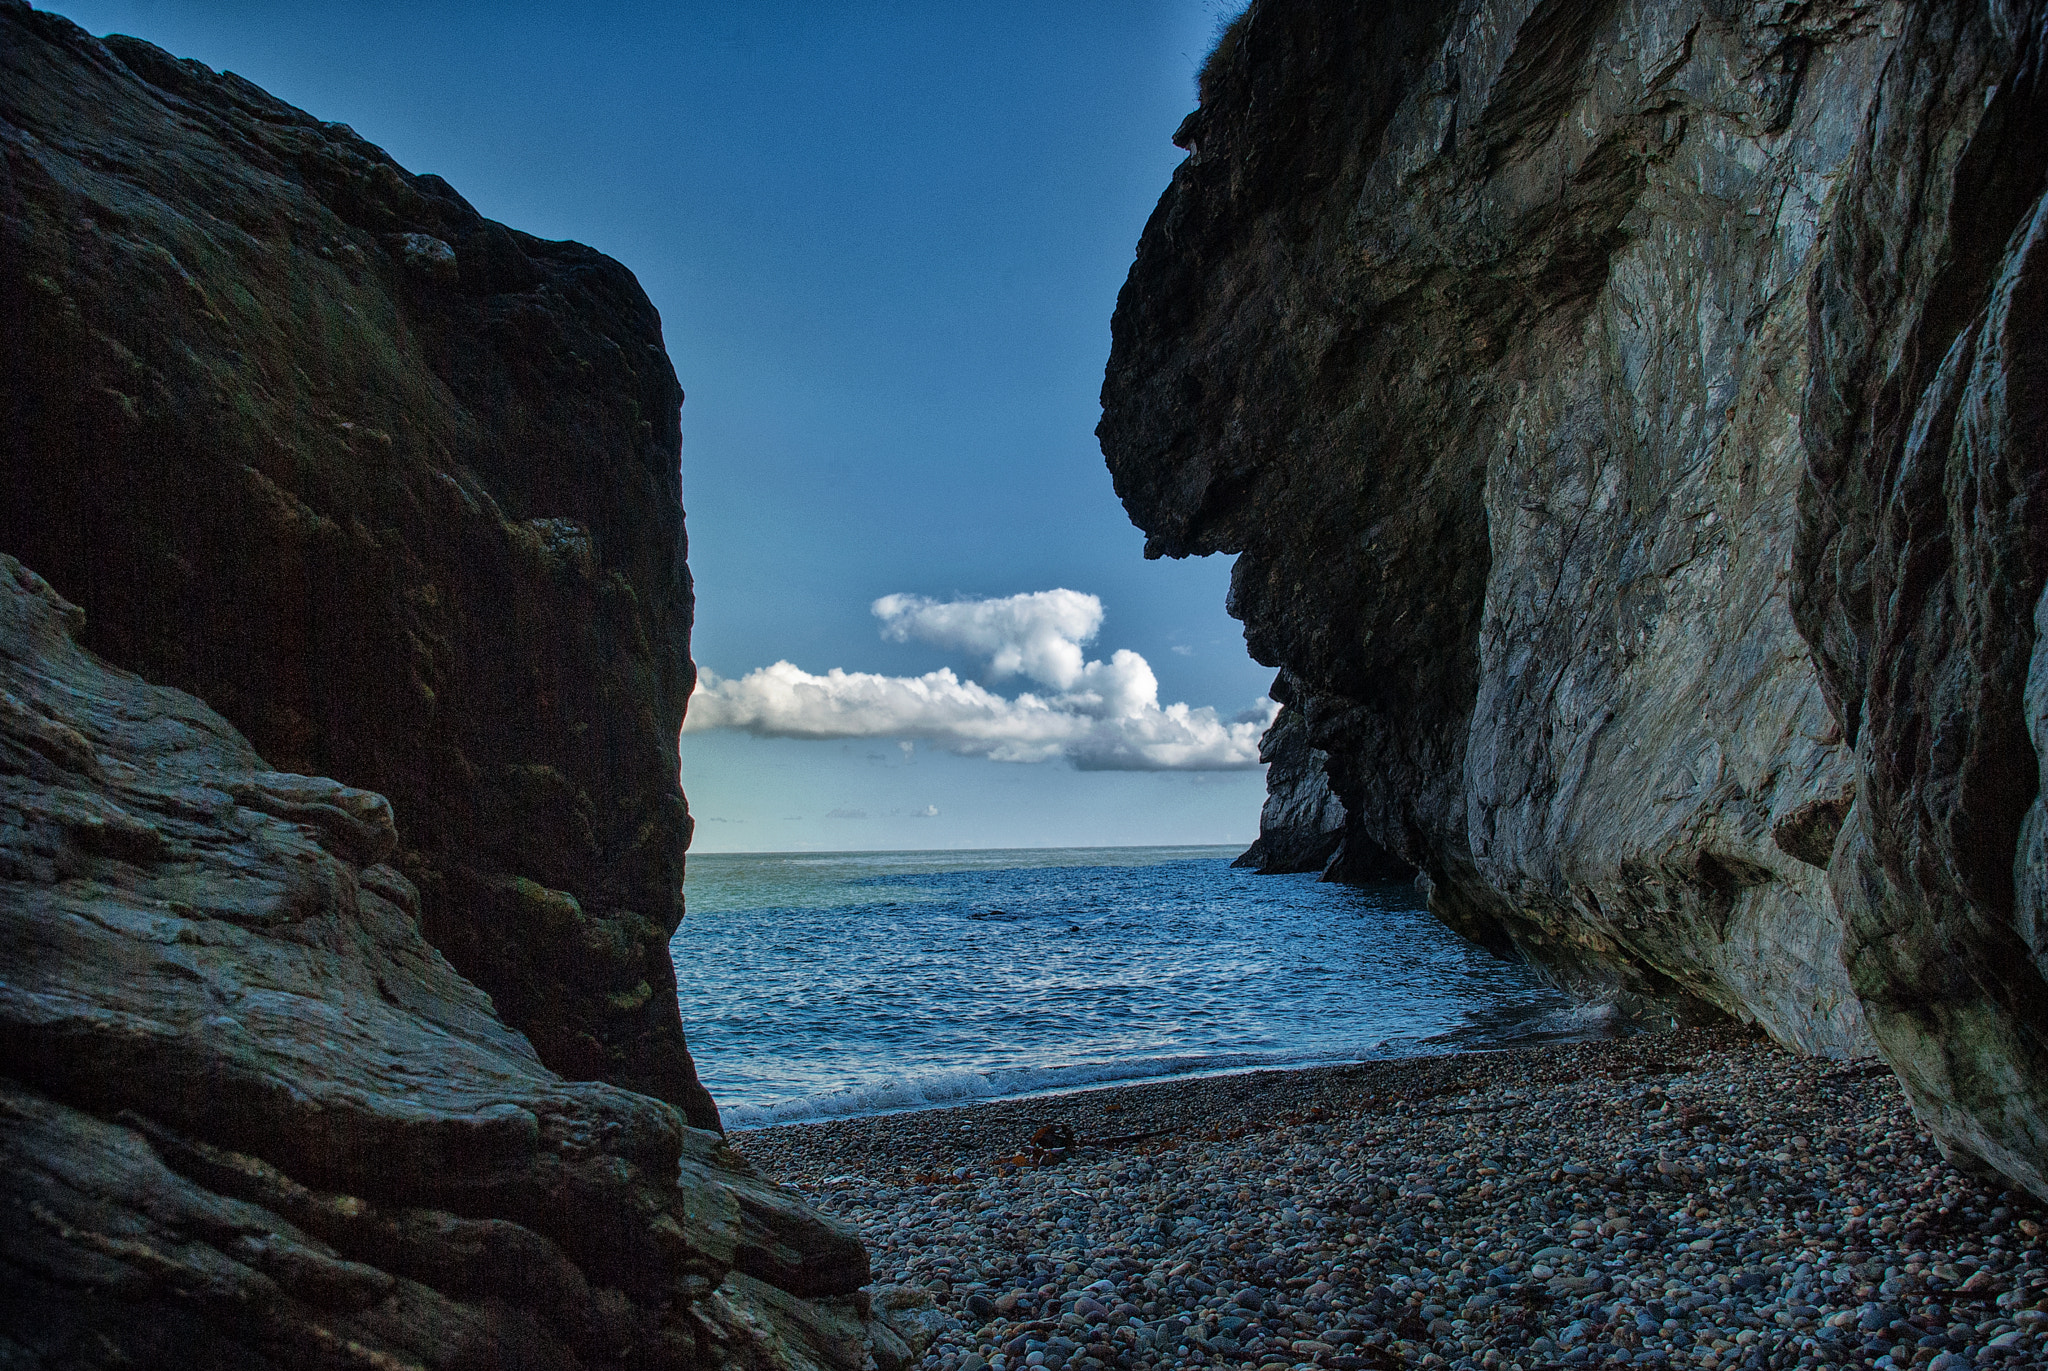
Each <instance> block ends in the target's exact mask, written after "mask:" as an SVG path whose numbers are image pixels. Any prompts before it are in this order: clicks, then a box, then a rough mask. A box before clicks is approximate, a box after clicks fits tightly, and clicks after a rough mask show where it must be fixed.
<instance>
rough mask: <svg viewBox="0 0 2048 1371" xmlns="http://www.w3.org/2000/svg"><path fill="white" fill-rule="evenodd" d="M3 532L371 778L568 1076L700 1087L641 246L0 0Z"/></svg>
mask: <svg viewBox="0 0 2048 1371" xmlns="http://www.w3.org/2000/svg"><path fill="white" fill-rule="evenodd" d="M0 319H5V320H6V327H5V328H0V445H4V446H0V548H4V549H6V550H7V551H9V552H11V553H14V554H15V555H17V556H19V557H21V558H22V559H23V560H24V561H25V562H26V563H27V564H28V565H30V566H33V567H35V568H36V569H37V570H38V571H40V572H41V573H42V574H43V575H45V576H47V577H48V578H49V579H50V581H51V582H52V584H54V585H56V586H57V587H58V588H59V589H60V590H61V591H62V592H63V593H64V594H65V595H66V596H68V597H69V598H71V599H72V600H74V601H76V602H77V603H79V604H81V605H83V606H84V607H85V609H86V610H87V612H88V614H89V616H90V617H89V619H88V622H87V626H86V629H85V633H86V641H87V643H88V645H89V646H90V647H92V648H93V649H94V650H95V651H97V652H99V653H100V654H102V655H103V656H105V657H106V658H107V659H108V660H110V661H113V662H115V663H117V664H119V665H122V666H124V667H128V668H130V669H133V670H136V671H139V672H142V673H143V674H145V675H146V676H148V677H149V678H150V679H152V680H158V681H162V682H164V683H166V684H169V685H173V686H176V687H178V688H181V689H185V690H189V691H191V692H193V693H194V694H196V695H198V696H199V697H200V698H202V699H204V700H206V701H207V702H208V703H209V704H211V705H212V706H214V707H216V708H218V709H219V710H220V711H221V713H222V714H224V715H226V716H227V717H228V718H229V719H230V720H232V721H233V722H234V724H235V725H236V726H237V728H239V729H240V730H241V731H242V732H243V733H244V734H246V735H247V736H248V737H249V738H250V739H251V740H252V741H253V742H254V744H255V746H256V748H257V750H258V751H259V752H260V753H261V755H262V756H264V757H265V758H267V759H268V760H269V762H270V763H271V764H272V765H273V766H275V767H277V768H278V769H280V770H282V771H287V772H293V773H303V774H307V775H322V776H333V777H338V778H340V779H341V780H343V781H345V782H347V783H348V784H349V785H352V786H356V787H360V788H362V789H365V790H370V791H374V792H378V793H381V794H384V795H388V796H390V797H391V799H392V800H393V801H394V802H395V803H396V805H397V806H398V809H399V812H400V813H401V814H403V815H404V816H405V817H406V826H405V834H406V844H405V846H404V847H403V848H402V849H401V850H399V851H398V852H396V853H394V854H392V857H391V862H392V865H393V866H394V867H395V868H396V869H398V870H399V871H401V872H402V873H403V874H404V875H405V877H406V878H407V879H408V880H409V881H410V882H412V884H413V885H414V886H416V887H417V888H418V889H419V892H420V915H421V921H422V924H423V926H424V928H425V930H426V933H427V936H428V938H429V940H430V941H431V942H432V943H433V944H434V946H436V947H437V948H439V949H440V950H441V951H442V952H443V953H444V954H445V955H446V956H447V957H448V958H449V959H450V960H451V961H452V962H453V963H454V964H455V965H456V967H458V968H459V969H460V970H461V971H462V972H463V974H464V975H466V976H468V977H469V978H471V979H472V980H474V981H475V982H476V983H477V984H478V985H480V986H482V987H483V988H484V989H485V990H486V991H488V992H489V993H490V994H491V996H492V998H493V1000H494V1001H495V1003H496V1005H497V1008H498V1011H499V1012H500V1013H501V1014H502V1015H503V1016H504V1018H505V1020H506V1022H508V1023H510V1024H511V1025H513V1026H514V1027H516V1028H518V1029H520V1030H521V1031H523V1032H524V1033H525V1034H526V1035H527V1036H528V1037H529V1038H530V1039H531V1041H532V1043H533V1045H534V1047H535V1049H536V1050H537V1051H538V1052H539V1053H540V1056H541V1059H542V1060H543V1061H545V1062H547V1063H548V1065H549V1066H550V1067H552V1068H554V1069H555V1070H557V1071H559V1072H561V1073H562V1074H564V1075H566V1076H571V1077H575V1078H581V1079H602V1080H608V1081H611V1082H613V1083H614V1084H618V1085H624V1086H627V1087H629V1088H632V1089H634V1090H639V1091H643V1092H646V1093H649V1094H653V1095H657V1096H660V1097H661V1098H663V1099H666V1100H669V1101H671V1102H673V1103H676V1104H678V1105H680V1106H682V1107H683V1108H684V1109H685V1110H686V1111H687V1112H688V1114H689V1116H690V1118H691V1120H692V1121H693V1122H694V1123H697V1124H700V1125H703V1126H706V1127H715V1126H716V1123H717V1112H716V1109H715V1108H714V1106H713V1105H712V1103H711V1100H710V1097H709V1096H708V1095H706V1094H705V1092H704V1091H703V1089H702V1087H701V1086H700V1085H699V1084H698V1083H697V1079H696V1075H695V1072H694V1069H693V1068H692V1066H691V1063H690V1059H689V1056H688V1053H687V1052H686V1051H685V1050H684V1044H683V1036H682V1028H681V1022H680V1020H679V1018H678V1015H677V1009H676V996H675V981H674V973H673V969H672V966H671V964H670V961H669V958H668V949H667V942H668V937H669V935H670V934H671V933H672V932H673V930H674V928H675V926H676V921H677V919H678V918H679V917H680V912H681V910H680V904H679V900H680V889H681V885H682V867H683V851H684V847H685V845H686V843H687V841H688V836H689V816H688V813H687V811H686V810H685V808H684V805H683V799H682V796H681V794H680V793H679V792H678V790H677V786H676V752H675V743H676V734H677V731H678V729H679V727H680V724H681V721H682V713H683V707H684V703H685V701H686V700H687V698H688V695H689V691H690V688H691V683H692V680H693V668H692V667H691V664H690V662H689V659H688V655H687V653H688V636H689V628H690V618H691V589H690V579H689V572H688V569H687V567H686V565H685V562H684V540H683V524H682V509H681V503H680V489H679V480H680V478H679V472H678V459H679V451H680V430H679V426H678V420H677V407H678V405H679V403H680V401H681V399H682V393H681V391H680V390H679V389H678V387H677V385H676V380H675V375H674V373H673V371H672V369H671V368H670V366H669V362H668V359H667V357H666V355H665V354H664V353H663V351H662V346H661V328H660V321H659V319H658V318H657V317H656V315H655V312H654V309H653V308H652V306H651V305H650V304H649V303H648V301H647V299H646V296H645V295H644V294H643V293H642V292H641V290H640V288H639V285H638V284H637V283H636V282H635V281H634V280H633V277H632V275H631V274H630V273H629V272H627V271H626V269H625V268H624V267H622V266H620V265H619V264H618V263H616V262H614V261H612V260H611V259H609V258H607V257H604V256H603V255H601V254H599V253H597V252H594V251H592V250H591V249H589V248H586V247H583V246H581V245H579V244H575V243H549V242H542V241H540V240H538V239H535V238H533V237H530V236H528V235H526V234H522V233H518V232H516V231H513V230H511V229H508V228H506V227H504V226H503V225H501V224H496V223H493V222H491V221H490V220H487V219H485V218H483V217H481V216H480V215H479V214H477V212H476V211H475V210H474V209H472V208H471V207H470V206H469V205H468V204H467V203H465V202H464V201H463V199H462V198H461V196H459V195H457V194H456V193H455V191H454V190H453V189H452V188H450V187H449V186H448V184H447V183H446V182H444V181H442V180H441V179H440V178H438V177H434V176H415V175H413V174H411V173H409V172H407V171H405V170H404V169H403V168H401V167H399V166H397V165H396V164H395V163H393V162H392V160H391V159H390V158H389V157H388V156H386V155H385V154H384V153H383V152H382V151H380V150H379V149H377V148H375V147H373V146H371V145H370V144H368V143H366V142H364V141H363V140H362V139H360V138H358V137H356V136H355V135H354V134H353V133H352V132H351V131H350V130H349V129H347V128H346V127H344V126H342V125H339V124H325V123H321V122H320V121H318V120H316V119H314V118H312V117H311V116H309V115H307V114H304V113H302V112H301V111H299V110H296V109H293V108H291V107H289V106H287V105H285V104H283V103H281V102H279V101H277V100H275V99H273V98H272V97H270V96H269V95H267V94H265V93H264V92H263V91H261V90H258V89H257V88H256V87H254V86H252V85H250V84H249V83H248V82H247V81H244V80H242V79H241V78H239V77H236V76H233V75H231V74H227V75H220V74H216V73H214V72H212V71H210V70H208V69H207V68H205V67H203V66H201V65H199V64H198V63H196V62H187V61H180V60H179V59H176V58H174V57H172V56H170V55H169V54H167V53H164V52H162V51H161V50H159V49H157V48H154V47H152V46H150V45H149V44H147V43H143V42H140V41H137V40H135V39H129V38H110V39H108V40H106V42H105V43H101V42H99V41H97V40H95V39H93V38H91V37H89V36H87V35H86V34H84V33H83V32H81V31H80V30H78V29H77V28H76V27H74V26H73V25H71V24H70V23H68V22H66V21H65V20H63V19H60V18H57V17H55V16H52V15H47V14H41V13H37V12H34V11H31V10H29V9H27V8H26V7H25V6H23V5H22V4H20V3H19V0H0Z"/></svg>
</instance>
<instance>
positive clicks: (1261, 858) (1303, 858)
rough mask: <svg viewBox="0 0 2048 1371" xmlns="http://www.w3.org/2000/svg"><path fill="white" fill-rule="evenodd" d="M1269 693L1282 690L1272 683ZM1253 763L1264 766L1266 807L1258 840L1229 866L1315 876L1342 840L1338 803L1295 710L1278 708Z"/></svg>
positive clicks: (1318, 754)
mask: <svg viewBox="0 0 2048 1371" xmlns="http://www.w3.org/2000/svg"><path fill="white" fill-rule="evenodd" d="M1273 689H1274V690H1276V691H1277V690H1280V689H1282V687H1281V686H1280V684H1279V683H1277V682H1276V683H1275V684H1274V687H1273ZM1274 698H1275V699H1278V698H1279V697H1278V696H1277V695H1276V696H1275V697H1274ZM1259 760H1260V761H1262V762H1264V763H1265V764H1266V804H1265V808H1263V809H1262V810H1260V811H1259V836H1258V840H1257V841H1255V842H1254V843H1253V844H1252V845H1251V846H1250V847H1249V848H1247V849H1246V850H1245V852H1244V855H1243V856H1241V857H1239V858H1238V859H1237V860H1236V861H1235V862H1234V863H1232V865H1234V866H1251V867H1257V868H1258V869H1259V871H1260V872H1261V873H1263V874H1266V875H1284V874H1286V873H1288V872H1294V871H1321V870H1322V869H1323V868H1324V867H1326V866H1328V865H1329V864H1330V858H1331V857H1333V856H1335V855H1336V852H1337V846H1338V844H1339V843H1341V842H1343V840H1344V802H1343V801H1342V800H1339V799H1338V798H1337V797H1336V796H1335V795H1334V794H1332V793H1331V791H1330V778H1329V775H1328V773H1326V772H1325V771H1324V769H1323V764H1324V754H1323V753H1321V752H1320V751H1318V750H1317V749H1315V748H1314V747H1311V746H1310V745H1309V741H1308V725H1307V723H1306V721H1305V720H1304V719H1303V718H1302V715H1301V711H1300V710H1298V709H1295V708H1293V707H1292V706H1290V705H1286V704H1282V705H1281V707H1280V712H1279V713H1278V714H1277V715H1275V716H1274V718H1273V722H1272V724H1271V725H1270V726H1268V727H1267V729H1266V735H1265V736H1264V737H1263V738H1261V739H1259Z"/></svg>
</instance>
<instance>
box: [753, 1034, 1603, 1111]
mask: <svg viewBox="0 0 2048 1371" xmlns="http://www.w3.org/2000/svg"><path fill="white" fill-rule="evenodd" d="M1601 1008H1602V1007H1601V1006H1574V1007H1573V1008H1570V1009H1564V1010H1557V1011H1553V1012H1550V1013H1545V1014H1542V1015H1540V1016H1537V1017H1534V1018H1531V1019H1530V1020H1529V1021H1528V1022H1527V1024H1526V1025H1525V1026H1524V1027H1523V1028H1522V1029H1521V1031H1520V1032H1511V1033H1507V1034H1502V1033H1501V1032H1500V1031H1499V1029H1498V1028H1497V1027H1496V1028H1494V1029H1492V1030H1490V1031H1488V1032H1486V1033H1485V1034H1484V1038H1485V1040H1486V1041H1487V1043H1488V1044H1489V1045H1491V1046H1501V1045H1505V1044H1507V1043H1511V1042H1529V1041H1538V1040H1556V1039H1564V1038H1574V1037H1590V1036H1599V1035H1601V1034H1602V1031H1603V1030H1604V1029H1605V1028H1606V1027H1607V1025H1608V1024H1609V1023H1610V1021H1611V1019H1612V1010H1611V1008H1610V1009H1608V1010H1607V1012H1606V1013H1604V1014H1603V1013H1599V1012H1596V1011H1599V1010H1600V1009H1601ZM1469 1036H1471V1034H1470V1032H1469V1030H1463V1029H1461V1030H1454V1031H1453V1032H1450V1033H1444V1034H1438V1035H1435V1036H1432V1037H1429V1038H1421V1039H1407V1040H1385V1041H1381V1042H1376V1043H1370V1044H1363V1045H1360V1046H1358V1047H1356V1048H1355V1049H1351V1050H1342V1051H1337V1052H1332V1051H1330V1050H1329V1049H1328V1048H1321V1049H1317V1050H1314V1051H1302V1052H1230V1053H1210V1054H1205V1055H1190V1056H1177V1057H1144V1058H1136V1059H1127V1060H1123V1061H1110V1062H1081V1063H1075V1064H1071V1065H1062V1066H1043V1067H1034V1066H1026V1067H1008V1068H1003V1069H999V1070H994V1071H943V1072H936V1073H933V1074H929V1075H921V1076H895V1077H890V1078H888V1079H885V1080H880V1081H876V1082H874V1083H872V1084H869V1085H862V1086H854V1087H849V1088H848V1089H845V1090H831V1091H825V1092H822V1093H819V1094H815V1095H800V1096H797V1097H795V1098H793V1099H787V1100H778V1101H776V1102H774V1103H772V1104H767V1105H744V1104H739V1105H730V1106H726V1107H724V1108H723V1109H722V1110H721V1111H720V1112H721V1114H722V1115H723V1117H724V1121H725V1126H726V1127H727V1128H728V1129H730V1130H732V1131H734V1132H744V1131H747V1130H749V1129H756V1128H773V1127H775V1126H776V1125H778V1124H787V1123H815V1122H818V1121H821V1120H825V1119H847V1118H860V1117H866V1116H870V1115H876V1114H901V1113H907V1112H910V1111H914V1110H921V1109H945V1108H949V1107H952V1106H956V1105H966V1104H980V1103H984V1102H986V1101H989V1100H1012V1099H1026V1098H1029V1097H1031V1096H1035V1095H1053V1094H1061V1093H1064V1092H1066V1091H1070V1090H1081V1089H1086V1088H1087V1087H1089V1086H1097V1085H1134V1084H1138V1083H1141V1082H1147V1081H1161V1080H1188V1079H1193V1078H1197V1077H1202V1076H1221V1075H1230V1074H1234V1073H1236V1072H1241V1071H1259V1070H1301V1069H1305V1068H1308V1067H1314V1066H1342V1065H1347V1064H1350V1063H1354V1062H1367V1061H1378V1060H1385V1059H1387V1058H1390V1057H1417V1056H1431V1055H1435V1054H1438V1053H1442V1052H1452V1051H1458V1050H1460V1049H1461V1048H1462V1047H1464V1046H1466V1044H1465V1043H1463V1042H1461V1041H1460V1040H1461V1039H1464V1038H1467V1037H1469Z"/></svg>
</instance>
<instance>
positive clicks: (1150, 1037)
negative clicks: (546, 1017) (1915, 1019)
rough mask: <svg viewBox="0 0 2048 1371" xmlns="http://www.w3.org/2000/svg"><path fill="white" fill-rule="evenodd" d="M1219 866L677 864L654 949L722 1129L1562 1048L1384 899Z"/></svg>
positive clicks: (1514, 985) (810, 857) (1487, 960)
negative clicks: (1253, 1073)
mask: <svg viewBox="0 0 2048 1371" xmlns="http://www.w3.org/2000/svg"><path fill="white" fill-rule="evenodd" d="M1235 855H1236V851H1235V849H1225V848H1207V847H1197V848H1171V847H1169V848H1080V849H1067V850H1048V851H1016V850H1010V851H995V852H858V853H795V854H775V855H701V856H692V857H691V858H690V865H689V881H688V884H687V886H686V893H687V895H688V898H689V911H690V913H689V917H688V918H687V919H685V920H684V922H683V926H682V928H681V930H680V931H679V932H678V933H677V934H676V937H675V941H674V943H673V944H672V945H671V946H672V949H673V951H674V955H675V963H676V978H677V980H678V982H679V983H680V984H681V987H682V1003H683V1023H684V1027H685V1028H686V1029H687V1030H688V1032H689V1037H690V1048H691V1052H692V1053H693V1055H694V1056H695V1057H696V1059H697V1068H698V1071H699V1072H700V1073H701V1074H702V1075H703V1077H704V1080H705V1083H706V1084H707V1085H709V1086H710V1088H711V1092H712V1094H713V1095H715V1096H716V1097H717V1099H718V1102H719V1105H720V1107H721V1109H722V1110H723V1112H724V1116H725V1120H726V1123H727V1125H728V1126H730V1127H738V1128H745V1127H751V1126H758V1125H761V1124H766V1123H772V1122H779V1121H783V1120H789V1119H797V1118H819V1117H830V1116H834V1115H843V1114H859V1113H874V1112H879V1111H883V1110H889V1109H903V1108H913V1107H917V1106H920V1105H926V1104H936V1103H947V1102H954V1101H962V1100H968V1099H978V1098H988V1097H992V1096H999V1095H1017V1094H1025V1093H1029V1092H1031V1091H1035V1090H1049V1089H1058V1088H1065V1087H1072V1086H1076V1085H1083V1084H1088V1083H1091V1082H1098V1081H1110V1080H1138V1079H1146V1078H1153V1077H1161V1076H1174V1075H1188V1074H1195V1073H1199V1072H1204V1071H1219V1070H1230V1069H1243V1068H1245V1067H1251V1066H1260V1065H1278V1064H1288V1065H1294V1064H1309V1063H1317V1062H1335V1061H1352V1060H1358V1059H1362V1058H1368V1057H1379V1056H1388V1055H1395V1054H1405V1053H1412V1052H1418V1051H1431V1050H1438V1049H1441V1048H1445V1047H1458V1046H1485V1045H1489V1044H1496V1043H1504V1042H1511V1041H1523V1040H1528V1039H1530V1038H1547V1037H1558V1036H1579V1035H1582V1034H1584V1033H1587V1032H1592V1031H1597V1023H1596V1022H1595V1021H1593V1020H1590V1019H1588V1018H1587V1017H1586V1016H1584V1015H1582V1014H1579V1013H1578V1012H1576V1011H1575V1010H1574V1009H1573V1007H1572V1005H1571V1004H1570V1002H1569V1001H1568V1000H1567V999H1566V998H1565V997H1564V996H1563V995H1561V994H1559V993H1558V992H1556V991H1554V990H1551V989H1549V988H1548V987H1545V986H1544V985H1542V984H1541V983H1540V982H1538V981H1537V979H1536V977H1535V976H1534V975H1533V974H1532V973H1531V972H1530V971H1528V970H1527V969H1526V968H1525V967H1523V966H1520V965H1518V964H1515V963H1510V962H1505V961H1502V960H1500V959H1498V958H1496V957H1493V956H1491V955H1489V954H1488V953H1486V952H1484V951H1481V950H1480V949H1478V948H1476V947H1474V946H1472V945H1471V944H1469V943H1466V942H1464V941H1463V940H1462V939H1460V938H1458V937H1457V936H1455V935H1454V934H1452V933H1451V932H1449V931H1448V930H1447V929H1445V928H1444V927H1443V926H1442V925H1440V924H1438V923H1437V922H1436V921H1435V920H1434V919H1432V918H1430V917H1429V915H1428V914H1427V913H1425V912H1424V911H1423V910H1422V908H1421V906H1420V901H1419V900H1418V899H1417V897H1416V894H1415V892H1414V890H1413V889H1412V888H1411V887H1409V886H1408V885H1406V884H1399V885H1386V886H1378V887H1367V888H1362V889H1361V888H1354V887H1348V886H1336V885H1323V884H1320V883H1319V882H1318V881H1317V880H1316V878H1315V877H1314V876H1313V875H1306V876H1259V875H1255V874H1253V873H1252V872H1250V871H1245V870H1239V869H1235V868H1233V867H1232V866H1231V865H1230V859H1231V858H1232V857H1234V856H1235Z"/></svg>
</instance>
